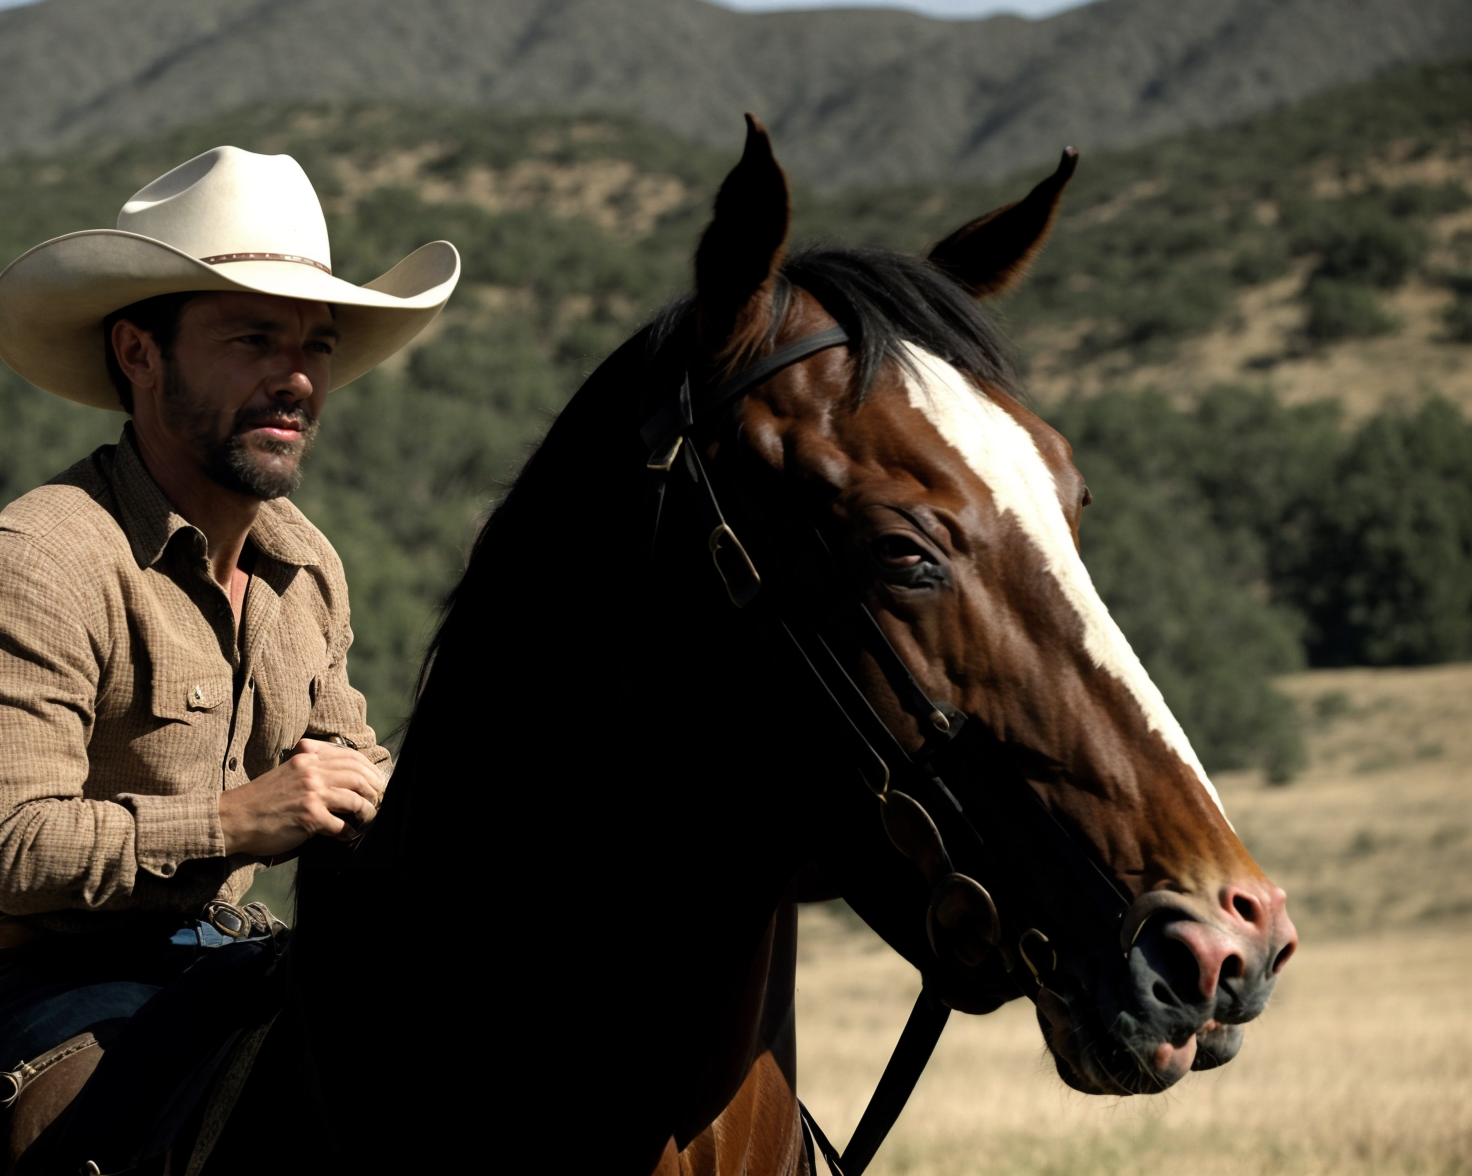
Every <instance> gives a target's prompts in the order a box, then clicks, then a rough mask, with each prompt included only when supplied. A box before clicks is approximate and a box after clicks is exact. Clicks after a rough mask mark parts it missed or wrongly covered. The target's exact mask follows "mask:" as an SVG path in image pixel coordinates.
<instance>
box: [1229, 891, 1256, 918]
mask: <svg viewBox="0 0 1472 1176" xmlns="http://www.w3.org/2000/svg"><path fill="white" fill-rule="evenodd" d="M1232 907H1233V909H1234V910H1236V912H1237V913H1238V914H1239V915H1241V916H1242V920H1243V922H1246V923H1255V922H1257V920H1258V916H1259V913H1260V912H1259V909H1258V905H1257V903H1255V902H1253V901H1252V899H1250V898H1248V897H1247V896H1246V895H1245V894H1234V895H1233V896H1232Z"/></svg>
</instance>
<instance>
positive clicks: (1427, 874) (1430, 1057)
mask: <svg viewBox="0 0 1472 1176" xmlns="http://www.w3.org/2000/svg"><path fill="white" fill-rule="evenodd" d="M1282 685H1283V686H1284V687H1285V689H1286V690H1287V692H1288V693H1289V694H1290V696H1291V697H1293V698H1294V699H1295V701H1296V702H1297V704H1298V705H1299V706H1301V707H1303V708H1304V710H1305V713H1306V714H1307V715H1309V716H1310V721H1311V723H1312V735H1311V740H1310V742H1311V749H1312V753H1313V762H1312V764H1311V766H1310V768H1309V770H1308V771H1307V772H1305V773H1304V775H1303V776H1301V777H1300V778H1299V779H1298V780H1296V781H1295V782H1294V783H1292V784H1290V785H1288V786H1287V787H1281V788H1273V787H1269V786H1267V785H1265V784H1263V783H1262V782H1261V780H1260V779H1258V778H1254V777H1252V776H1248V775H1238V776H1224V777H1222V778H1221V779H1220V780H1219V781H1218V783H1219V785H1220V787H1221V790H1222V793H1223V796H1224V798H1225V800H1226V804H1227V810H1228V812H1229V813H1230V814H1231V815H1232V817H1233V819H1234V821H1235V822H1236V823H1237V827H1238V829H1239V830H1240V831H1241V832H1242V834H1243V836H1244V839H1245V840H1246V841H1247V843H1248V844H1249V845H1250V846H1251V847H1252V849H1253V851H1254V852H1255V853H1256V854H1257V856H1258V858H1259V860H1260V861H1261V862H1262V863H1263V865H1264V866H1265V867H1266V868H1267V870H1268V871H1269V873H1270V874H1272V875H1273V876H1274V877H1275V878H1277V879H1278V880H1280V881H1281V882H1282V883H1283V884H1284V885H1285V886H1287V887H1288V890H1289V894H1290V896H1291V897H1290V909H1291V910H1292V911H1293V913H1294V915H1295V918H1296V919H1297V921H1298V925H1299V928H1300V930H1301V931H1302V932H1303V947H1302V949H1301V950H1300V952H1299V954H1298V956H1297V957H1296V958H1295V959H1294V961H1293V963H1292V964H1291V965H1290V967H1289V968H1288V969H1287V971H1286V972H1285V973H1284V976H1283V979H1282V981H1281V983H1280V986H1279V990H1278V993H1277V995H1276V996H1275V997H1274V1000H1273V1004H1272V1007H1271V1008H1270V1009H1269V1011H1268V1013H1267V1014H1266V1015H1264V1017H1263V1018H1262V1019H1261V1020H1260V1021H1259V1022H1258V1023H1257V1024H1255V1025H1254V1026H1253V1027H1252V1028H1251V1029H1249V1031H1248V1037H1247V1044H1246V1046H1245V1047H1244V1049H1243V1051H1242V1054H1241V1056H1240V1057H1238V1058H1237V1060H1236V1061H1234V1062H1232V1064H1231V1065H1229V1066H1227V1067H1225V1068H1223V1069H1221V1070H1218V1071H1215V1072H1213V1073H1207V1074H1192V1075H1190V1076H1189V1077H1187V1078H1186V1080H1185V1081H1184V1082H1182V1083H1181V1084H1180V1085H1179V1086H1177V1087H1176V1088H1175V1089H1174V1090H1172V1091H1170V1092H1169V1093H1167V1094H1164V1095H1161V1096H1158V1097H1154V1098H1134V1099H1101V1098H1090V1097H1086V1096H1084V1095H1080V1094H1075V1093H1074V1092H1072V1091H1070V1090H1068V1089H1067V1088H1065V1087H1064V1086H1063V1084H1062V1083H1061V1082H1060V1081H1059V1080H1058V1078H1057V1077H1056V1075H1055V1074H1054V1072H1053V1067H1052V1063H1051V1062H1050V1061H1049V1060H1048V1059H1047V1057H1046V1055H1045V1052H1044V1049H1043V1044H1042V1038H1041V1035H1040V1034H1039V1032H1038V1029H1037V1026H1036V1023H1035V1021H1034V1019H1033V1015H1032V1010H1031V1007H1030V1006H1027V1005H1025V1004H1024V1003H1023V1002H1018V1003H1017V1004H1014V1005H1011V1006H1008V1007H1007V1008H1005V1009H1003V1010H1001V1011H1000V1012H998V1013H996V1014H993V1015H992V1016H989V1017H985V1018H972V1017H963V1016H960V1015H956V1016H953V1017H952V1019H951V1024H950V1026H949V1027H948V1028H947V1030H946V1035H945V1037H944V1038H943V1039H942V1041H941V1044H940V1046H939V1048H938V1050H937V1051H936V1056H935V1059H934V1060H933V1061H932V1063H931V1067H930V1069H929V1070H928V1071H927V1073H926V1075H925V1077H924V1079H922V1081H921V1083H920V1086H919V1088H918V1089H917V1090H916V1092H915V1095H914V1098H913V1100H912V1101H911V1104H910V1106H909V1107H908V1108H907V1110H906V1112H905V1114H904V1116H903V1117H902V1118H901V1120H900V1122H899V1124H898V1126H897V1127H896V1129H895V1132H894V1134H893V1135H892V1136H891V1138H890V1140H889V1141H888V1142H887V1143H886V1144H885V1146H884V1148H883V1149H882V1150H881V1151H880V1154H879V1156H878V1158H877V1159H876V1161H875V1164H874V1166H873V1168H872V1169H871V1171H872V1172H873V1173H875V1176H890V1174H897V1173H917V1174H919V1173H926V1174H929V1173H935V1174H937V1176H948V1174H951V1173H973V1172H974V1173H978V1174H982V1176H987V1174H995V1176H1011V1174H1018V1176H1021V1174H1022V1173H1027V1174H1028V1176H1125V1174H1130V1176H1134V1174H1140V1176H1144V1174H1147V1173H1148V1174H1153V1173H1166V1172H1169V1173H1173V1174H1176V1173H1181V1174H1191V1176H1196V1174H1200V1176H1216V1174H1221V1176H1227V1174H1228V1173H1230V1174H1231V1176H1257V1174H1264V1176H1267V1174H1273V1176H1276V1174H1279V1173H1281V1174H1284V1176H1300V1174H1302V1176H1320V1174H1323V1176H1329V1174H1334V1176H1341V1174H1342V1176H1361V1174H1363V1176H1372V1174H1373V1176H1401V1174H1404V1176H1454V1174H1460V1173H1472V666H1450V667H1433V668H1428V669H1417V670H1388V671H1369V670H1345V671H1321V672H1313V673H1307V674H1301V675H1295V676H1294V677H1292V678H1289V679H1287V680H1285V681H1284V682H1283V683H1282ZM917 988H918V981H917V978H916V975H915V973H914V971H913V970H912V969H910V968H909V966H908V965H906V964H905V963H904V962H903V961H901V960H900V959H899V958H898V957H897V956H895V955H894V953H892V952H891V951H889V950H888V949H887V948H886V947H884V946H883V945H882V944H881V943H879V941H878V940H877V939H875V938H874V936H873V935H872V934H870V933H869V932H868V931H867V930H866V929H864V928H862V927H861V926H857V925H856V923H855V921H854V920H852V918H851V917H850V918H845V917H843V915H842V914H841V913H835V912H834V911H832V910H830V909H828V908H825V907H813V908H808V909H807V910H805V911H804V913H803V923H802V957H801V961H800V964H799V972H798V1034H799V1037H798V1040H799V1092H800V1093H801V1095H802V1097H803V1099H804V1100H805V1101H806V1102H807V1104H808V1106H809V1107H810V1108H811V1109H812V1111H813V1113H814V1114H815V1115H816V1116H817V1117H818V1120H819V1122H821V1123H822V1124H824V1126H825V1128H826V1129H827V1131H828V1133H829V1134H830V1136H832V1137H833V1138H834V1140H835V1142H840V1143H841V1141H842V1140H844V1139H846V1138H847V1136H848V1134H849V1132H850V1131H852V1129H853V1127H854V1125H855V1123H856V1122H857V1121H858V1116H859V1114H860V1113H861V1111H862V1109H863V1105H864V1103H865V1101H866V1100H867V1098H868V1096H869V1093H870V1091H871V1090H872V1088H873V1085H874V1082H875V1081H876V1080H877V1078H878V1076H879V1073H880V1071H881V1070H882V1068H883V1064H884V1061H885V1059H886V1058H887V1056H888V1053H889V1050H890V1048H891V1047H892V1046H893V1044H894V1042H895V1040H896V1039H897V1037H898V1036H899V1031H900V1028H901V1026H902V1025H903V1024H904V1020H905V1017H906V1015H907V1013H908V1011H909V1006H910V1003H911V1002H912V1001H913V999H914V996H915V993H916V990H917Z"/></svg>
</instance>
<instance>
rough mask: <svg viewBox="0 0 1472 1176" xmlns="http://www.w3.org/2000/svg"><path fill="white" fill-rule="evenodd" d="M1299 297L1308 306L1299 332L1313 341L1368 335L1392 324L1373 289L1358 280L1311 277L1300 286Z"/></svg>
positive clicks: (1391, 327) (1382, 332)
mask: <svg viewBox="0 0 1472 1176" xmlns="http://www.w3.org/2000/svg"><path fill="white" fill-rule="evenodd" d="M1303 300H1304V302H1305V303H1306V304H1307V306H1308V315H1307V317H1306V318H1305V319H1304V323H1303V333H1304V334H1305V335H1307V336H1308V337H1309V338H1310V339H1312V340H1313V341H1314V342H1315V343H1332V342H1334V341H1336V340H1338V339H1362V338H1370V337H1372V336H1375V335H1385V334H1389V333H1390V332H1391V331H1393V330H1395V327H1396V320H1395V319H1394V318H1392V317H1391V316H1390V315H1388V314H1386V313H1385V311H1384V310H1383V309H1382V308H1381V306H1380V298H1379V296H1378V295H1377V294H1376V293H1375V290H1374V289H1373V288H1372V287H1370V286H1367V285H1364V284H1363V283H1360V282H1345V281H1339V280H1336V279H1334V278H1329V277H1323V276H1315V277H1314V278H1312V279H1310V280H1309V283H1308V285H1307V286H1306V287H1305V288H1304V292H1303Z"/></svg>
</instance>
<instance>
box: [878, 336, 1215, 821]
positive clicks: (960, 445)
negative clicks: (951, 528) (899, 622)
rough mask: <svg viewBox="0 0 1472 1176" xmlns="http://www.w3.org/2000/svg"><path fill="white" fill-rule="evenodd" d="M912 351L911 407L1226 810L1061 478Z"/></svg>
mask: <svg viewBox="0 0 1472 1176" xmlns="http://www.w3.org/2000/svg"><path fill="white" fill-rule="evenodd" d="M904 346H905V348H906V350H907V351H908V352H909V355H910V359H911V362H912V363H913V365H914V367H915V371H916V372H917V373H919V378H916V376H915V375H914V374H912V373H911V372H909V371H904V366H903V365H901V370H902V371H903V373H904V379H905V386H906V388H907V389H908V391H909V394H910V404H911V406H912V407H914V408H916V409H918V410H919V411H920V412H922V413H923V414H924V415H925V419H926V420H928V421H929V422H930V423H931V424H932V425H934V426H935V427H936V429H937V430H938V431H939V433H940V435H941V436H942V437H944V438H945V439H946V441H947V442H948V443H949V444H950V445H951V446H952V447H953V448H954V449H955V450H956V451H957V452H958V453H960V455H961V456H962V457H963V458H965V459H966V463H967V464H968V465H969V466H970V467H971V468H972V469H973V470H975V471H976V474H977V476H978V477H979V478H981V480H982V481H984V482H985V483H986V484H987V487H988V488H989V489H990V490H991V492H992V497H993V499H994V500H995V502H996V505H997V510H998V512H999V513H1002V514H1010V515H1012V517H1013V518H1014V519H1016V520H1017V524H1018V526H1020V527H1021V528H1022V530H1023V532H1024V533H1025V534H1026V535H1027V537H1028V538H1029V539H1031V540H1032V542H1033V544H1034V546H1036V547H1037V549H1038V550H1039V551H1040V552H1041V553H1042V555H1043V559H1044V561H1045V563H1046V566H1047V569H1048V571H1049V573H1051V574H1052V576H1053V578H1054V580H1056V581H1057V582H1058V586H1059V588H1061V589H1062V590H1063V595H1064V597H1065V599H1067V601H1068V602H1069V604H1071V605H1072V606H1073V609H1074V611H1075V612H1076V613H1077V614H1078V616H1079V619H1080V620H1081V621H1082V622H1083V631H1084V648H1085V649H1086V650H1087V652H1088V654H1089V657H1090V658H1091V659H1092V660H1093V663H1094V664H1095V665H1096V666H1098V667H1099V668H1100V669H1102V670H1104V671H1105V672H1106V673H1108V674H1110V675H1111V676H1112V677H1114V678H1117V679H1118V680H1119V681H1120V682H1122V683H1123V684H1124V687H1125V689H1126V690H1128V691H1129V692H1130V694H1131V695H1133V696H1134V699H1135V701H1136V702H1137V703H1138V704H1139V707H1140V710H1141V711H1143V712H1144V714H1145V721H1146V723H1147V724H1148V725H1149V727H1150V730H1152V731H1158V732H1159V733H1160V736H1161V738H1163V739H1164V740H1165V742H1166V745H1167V746H1169V747H1170V749H1171V750H1172V751H1174V752H1175V753H1176V755H1178V756H1180V758H1181V759H1182V761H1184V762H1185V763H1186V764H1187V765H1188V766H1189V767H1190V768H1191V769H1192V770H1193V771H1194V772H1195V773H1196V776H1197V778H1198V779H1199V780H1200V781H1201V786H1202V787H1203V788H1205V789H1206V791H1207V793H1208V794H1209V795H1210V796H1211V799H1212V800H1213V801H1214V802H1215V804H1216V806H1217V808H1219V809H1220V808H1221V807H1222V802H1221V797H1219V796H1218V795H1217V791H1216V788H1215V787H1213V786H1212V783H1211V781H1210V780H1209V779H1208V778H1207V776H1206V771H1205V769H1204V768H1202V766H1201V761H1200V760H1198V759H1197V758H1196V752H1195V751H1194V750H1193V749H1192V747H1191V744H1190V741H1189V740H1187V738H1186V733H1185V732H1184V731H1182V730H1181V725H1180V723H1178V722H1177V721H1176V717H1175V716H1174V715H1173V714H1171V712H1170V708H1169V707H1168V706H1166V705H1165V699H1164V698H1163V697H1162V696H1161V693H1160V689H1159V687H1157V686H1156V685H1155V683H1154V682H1152V681H1151V680H1150V675H1149V674H1147V673H1146V672H1145V667H1144V666H1142V665H1141V664H1140V659H1139V658H1138V657H1136V656H1135V651H1134V650H1133V649H1131V648H1130V643H1129V642H1128V641H1127V640H1125V636H1124V634H1123V633H1122V632H1121V631H1120V628H1119V626H1118V625H1117V624H1115V622H1114V618H1113V617H1112V616H1110V615H1109V609H1108V608H1106V607H1105V605H1104V601H1103V600H1102V599H1100V597H1099V593H1098V590H1097V589H1096V588H1095V587H1094V582H1093V580H1092V579H1090V578H1089V573H1088V569H1087V568H1085V567H1084V561H1083V560H1082V559H1080V558H1079V554H1078V550H1077V549H1076V548H1075V547H1074V544H1073V534H1072V532H1071V531H1070V530H1069V527H1068V520H1067V519H1066V518H1065V517H1064V514H1063V510H1062V508H1061V506H1060V505H1059V501H1058V487H1057V484H1056V483H1055V482H1054V480H1053V473H1052V471H1051V470H1050V469H1049V468H1048V464H1047V462H1045V461H1044V460H1043V455H1042V454H1041V453H1039V452H1038V447H1037V445H1036V444H1035V443H1034V442H1033V439H1032V435H1031V434H1030V433H1028V431H1027V430H1026V429H1024V428H1023V427H1022V426H1021V425H1020V424H1018V423H1017V421H1016V420H1015V419H1014V418H1013V417H1012V415H1011V414H1010V413H1008V412H1007V411H1006V410H1005V409H1004V408H1002V407H1001V406H1000V405H998V404H996V403H995V402H994V401H992V400H991V399H989V398H988V397H986V396H984V395H982V394H981V393H980V392H978V391H977V389H976V388H975V387H974V386H973V385H972V384H971V382H970V381H969V380H968V379H967V378H966V377H965V376H964V375H962V374H961V373H960V372H959V371H957V370H956V369H955V368H954V367H952V366H951V365H950V364H948V363H946V362H945V361H944V360H942V359H939V358H937V357H936V356H934V355H931V354H930V353H929V352H928V351H924V350H922V349H921V348H919V347H916V346H915V345H914V344H911V343H906V344H904ZM1223 812H1225V810H1223Z"/></svg>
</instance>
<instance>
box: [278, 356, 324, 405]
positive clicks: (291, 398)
mask: <svg viewBox="0 0 1472 1176" xmlns="http://www.w3.org/2000/svg"><path fill="white" fill-rule="evenodd" d="M288 367H289V370H287V371H284V372H282V373H281V375H280V376H279V377H278V378H277V379H275V380H274V381H272V383H273V387H272V389H271V395H272V396H273V397H275V398H276V399H277V400H285V401H287V402H289V403H291V404H295V403H297V402H298V401H300V400H305V399H307V397H309V396H311V395H312V392H313V391H314V389H313V388H312V381H311V379H310V377H308V375H307V373H306V371H305V370H304V369H305V367H306V365H305V364H304V363H301V362H297V363H293V364H290V365H288Z"/></svg>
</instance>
